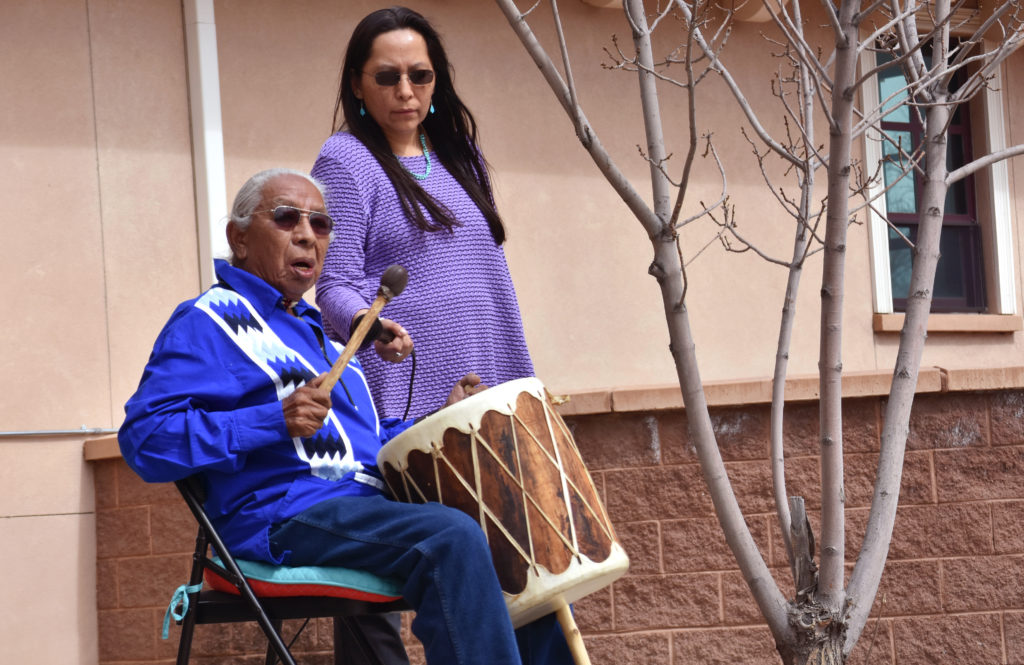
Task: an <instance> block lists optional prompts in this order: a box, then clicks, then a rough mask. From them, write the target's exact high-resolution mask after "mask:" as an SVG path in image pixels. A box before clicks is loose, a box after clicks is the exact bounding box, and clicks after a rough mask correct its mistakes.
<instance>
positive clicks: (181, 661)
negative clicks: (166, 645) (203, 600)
mask: <svg viewBox="0 0 1024 665" xmlns="http://www.w3.org/2000/svg"><path fill="white" fill-rule="evenodd" d="M195 628H196V613H195V612H189V613H188V614H186V615H185V618H184V619H183V620H182V622H181V637H180V638H179V639H178V659H177V660H176V661H175V665H188V659H189V655H190V654H191V653H192V635H193V633H195Z"/></svg>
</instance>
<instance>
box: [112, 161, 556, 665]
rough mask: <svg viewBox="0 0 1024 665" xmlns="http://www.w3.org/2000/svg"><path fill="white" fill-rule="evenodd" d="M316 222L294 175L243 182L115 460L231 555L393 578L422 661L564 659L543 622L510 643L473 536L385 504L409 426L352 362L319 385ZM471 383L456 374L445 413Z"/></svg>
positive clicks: (310, 194)
mask: <svg viewBox="0 0 1024 665" xmlns="http://www.w3.org/2000/svg"><path fill="white" fill-rule="evenodd" d="M325 210H326V207H325V205H324V200H323V193H322V190H321V188H320V186H319V184H318V183H317V182H316V181H315V180H313V179H312V178H310V177H309V176H308V175H306V174H303V173H301V172H298V171H291V170H287V169H272V170H268V171H263V172H261V173H258V174H256V175H254V176H253V177H252V178H250V179H249V180H248V181H247V182H246V183H245V184H244V185H243V186H242V188H241V189H240V190H239V192H238V195H237V196H236V198H235V202H234V206H233V207H232V211H231V218H230V221H229V223H228V228H227V235H228V242H229V244H230V246H231V251H232V255H233V256H232V259H231V261H230V263H228V262H225V261H218V262H217V266H216V271H217V278H218V283H217V284H216V285H215V286H213V287H212V288H211V289H209V290H208V291H206V292H205V293H203V294H202V295H201V296H199V297H198V298H195V299H193V300H189V301H187V302H184V303H182V304H181V305H179V306H178V307H177V309H176V310H175V311H174V313H173V314H172V315H171V318H170V320H169V321H168V322H167V324H166V325H165V326H164V329H163V330H162V331H161V333H160V335H159V337H158V338H157V340H156V343H155V344H154V347H153V353H152V355H151V356H150V359H149V362H148V364H147V366H146V369H145V371H144V373H143V376H142V380H141V382H140V384H139V388H138V390H137V391H136V393H135V395H133V396H132V398H131V399H130V400H129V401H128V403H127V405H126V406H125V412H126V417H125V421H124V424H123V425H122V427H121V430H120V433H119V435H118V439H119V442H120V445H121V451H122V453H123V455H124V459H125V460H126V461H127V462H128V464H129V466H131V467H132V469H134V470H135V471H136V472H137V473H138V474H139V475H140V476H141V477H142V478H143V479H145V480H147V481H149V482H168V481H173V480H177V479H180V478H185V477H187V476H190V475H192V474H194V473H197V472H198V473H201V474H202V475H203V477H204V479H205V484H206V487H207V492H208V494H207V500H206V510H207V511H208V513H209V514H210V515H211V517H212V518H213V520H214V522H215V524H216V526H217V528H218V529H219V530H220V531H221V534H222V535H223V536H224V539H225V541H226V544H227V546H228V548H229V549H230V550H231V551H232V552H233V553H234V554H235V555H236V556H238V557H241V558H246V559H255V560H262V561H268V562H272V563H277V564H287V565H323V566H331V565H335V566H344V567H348V568H357V569H362V570H367V571H369V572H371V573H374V574H376V575H381V576H386V577H393V578H397V579H399V580H401V581H402V582H403V589H402V594H403V596H404V597H405V599H406V600H407V601H408V602H409V603H410V604H411V605H412V606H413V608H414V609H415V610H416V617H415V619H414V620H413V624H412V630H413V633H414V634H415V635H416V636H417V637H418V638H419V639H420V641H421V642H422V643H423V646H424V649H425V653H426V659H427V662H428V663H429V664H430V665H454V664H461V665H477V664H479V663H488V664H489V665H499V664H504V665H512V664H513V663H519V662H524V663H537V664H540V663H547V664H552V665H555V664H558V663H570V662H571V660H572V659H571V655H570V654H569V651H568V648H567V646H566V643H565V640H564V638H563V637H562V635H561V631H560V629H559V628H558V625H557V624H556V623H554V619H553V618H552V617H550V616H549V617H546V618H545V619H542V620H541V621H540V622H537V623H535V624H533V625H531V626H528V627H524V629H520V631H518V634H517V633H514V632H513V630H512V626H511V623H510V622H509V617H508V611H507V609H506V606H505V601H504V598H503V596H502V592H501V588H500V586H499V584H498V580H497V576H496V574H495V572H494V568H493V566H492V563H491V555H490V552H489V550H488V547H487V543H486V541H485V539H484V534H483V531H482V530H481V529H480V527H479V525H478V524H477V523H476V522H474V521H473V520H472V519H471V518H469V517H467V516H466V515H464V514H462V513H461V512H459V511H457V510H454V509H452V508H448V507H446V506H443V505H440V504H437V503H427V504H404V503H398V502H396V501H393V500H391V499H390V498H389V497H388V496H387V489H386V486H385V485H384V483H383V481H382V479H381V474H380V473H379V471H378V470H377V468H376V456H377V451H378V450H379V449H380V447H381V446H382V445H383V444H384V443H385V442H386V441H388V440H389V439H390V438H391V437H393V436H395V435H397V434H398V433H399V432H401V431H403V430H404V429H406V428H407V427H408V426H409V425H411V424H412V423H411V422H401V421H399V420H397V419H379V418H378V417H377V414H376V411H375V409H374V405H373V400H372V399H371V397H370V393H369V388H368V387H367V385H366V382H365V380H364V379H363V375H362V372H361V371H360V368H359V365H358V362H357V361H355V360H353V361H352V362H351V363H350V364H349V365H348V366H347V367H346V368H345V370H344V372H343V374H342V376H341V380H340V381H339V382H338V384H337V385H335V386H334V388H333V390H332V391H331V392H328V391H327V390H324V389H321V388H320V387H319V386H320V384H321V383H322V381H323V379H324V377H325V376H326V372H327V371H328V370H329V369H330V367H331V365H332V363H333V362H334V361H335V360H336V359H337V358H338V356H339V355H340V352H339V349H340V347H338V346H337V345H336V344H335V343H333V342H331V341H330V340H329V339H328V338H327V336H326V335H325V334H324V330H323V327H322V324H321V320H320V314H319V312H318V311H317V310H316V309H314V308H313V307H311V306H310V305H308V304H307V303H306V302H305V301H303V299H302V296H303V294H304V293H305V292H306V291H307V290H309V289H310V288H311V287H312V286H313V284H314V283H315V282H316V279H317V277H318V276H319V274H320V270H321V268H322V266H323V260H324V254H325V252H326V251H327V246H328V244H329V242H330V239H331V236H332V230H333V222H332V220H331V218H330V217H329V216H328V215H327V213H326V212H325ZM341 232H344V230H341ZM399 333H400V335H401V334H403V333H401V331H399ZM395 344H397V345H404V346H406V347H411V340H409V339H408V338H407V337H404V338H400V339H398V340H397V341H396V342H395ZM478 384H479V378H477V377H475V376H474V375H468V376H467V377H464V378H463V379H462V380H461V381H460V382H459V383H458V384H457V385H456V386H455V387H454V388H453V390H452V394H451V396H450V397H449V403H451V402H452V401H455V400H458V399H461V398H462V397H464V396H466V395H467V394H470V393H472V392H474V391H476V390H479V389H482V386H479V385H478ZM441 406H443V405H440V404H439V405H438V407H441ZM517 637H518V638H519V643H518V645H517Z"/></svg>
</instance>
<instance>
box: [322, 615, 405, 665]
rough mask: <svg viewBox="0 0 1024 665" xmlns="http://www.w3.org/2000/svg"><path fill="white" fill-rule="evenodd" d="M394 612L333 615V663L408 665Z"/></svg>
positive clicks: (396, 616) (399, 626)
mask: <svg viewBox="0 0 1024 665" xmlns="http://www.w3.org/2000/svg"><path fill="white" fill-rule="evenodd" d="M408 663H409V656H408V654H406V652H405V645H403V644H402V636H401V617H400V616H399V615H398V614H396V613H389V614H361V615H356V616H343V617H334V665H408Z"/></svg>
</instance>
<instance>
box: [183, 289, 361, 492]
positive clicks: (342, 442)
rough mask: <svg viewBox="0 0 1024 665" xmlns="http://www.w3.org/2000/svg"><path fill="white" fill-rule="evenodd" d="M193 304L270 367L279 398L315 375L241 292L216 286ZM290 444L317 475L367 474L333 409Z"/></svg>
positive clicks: (261, 364) (255, 359) (259, 362)
mask: <svg viewBox="0 0 1024 665" xmlns="http://www.w3.org/2000/svg"><path fill="white" fill-rule="evenodd" d="M195 306H196V307H197V308H199V309H201V310H202V311H204V312H206V313H207V314H208V315H209V316H210V318H212V319H213V320H214V322H216V323H217V325H218V326H219V327H220V328H221V330H223V331H224V332H225V334H227V336H228V337H229V338H230V339H231V340H232V341H233V342H234V343H235V344H236V345H237V346H238V348H239V349H241V350H242V352H243V353H244V354H245V355H246V356H247V357H248V358H249V359H250V360H252V361H253V362H254V363H256V365H257V366H258V367H259V368H260V369H262V370H263V371H264V372H265V373H266V375H267V376H268V377H269V378H270V380H271V381H272V382H273V384H274V388H275V390H276V392H277V399H278V400H283V399H284V398H285V397H287V396H288V395H291V394H292V393H293V392H295V390H296V389H297V388H299V387H300V386H303V385H305V383H306V382H307V381H309V380H310V379H312V378H314V377H316V376H317V374H318V373H317V372H316V370H315V369H314V368H313V366H312V365H311V364H309V362H308V361H307V360H306V359H305V358H303V357H302V354H300V353H297V352H296V351H294V350H293V349H290V348H288V347H287V346H286V345H285V344H284V342H282V341H281V338H280V337H278V336H277V333H275V332H274V331H273V330H272V329H271V328H270V326H268V325H267V322H266V321H264V320H263V318H262V317H261V316H260V315H259V313H257V312H256V310H255V309H254V308H253V306H252V304H251V303H250V302H249V301H248V300H247V299H246V298H244V297H243V296H241V295H240V294H238V293H236V292H234V291H231V290H229V289H225V288H221V287H219V286H217V287H213V288H212V289H210V290H209V291H207V292H206V293H204V294H203V295H202V296H200V297H199V299H198V300H197V301H196V304H195ZM292 444H293V445H294V447H295V453H296V455H298V457H299V459H301V460H302V461H303V462H306V463H307V464H309V468H310V471H311V473H312V474H313V475H314V476H316V477H317V478H323V479H324V480H339V479H341V478H342V477H343V476H345V475H346V474H348V473H351V472H353V471H355V472H356V477H357V479H360V477H363V476H364V475H365V474H363V473H360V472H361V471H363V468H364V467H363V465H362V463H360V462H357V461H355V460H354V459H353V454H352V444H351V442H350V441H349V438H348V435H347V434H346V433H345V430H344V428H343V427H342V426H341V422H340V421H339V420H338V416H337V415H336V414H335V413H334V410H333V409H330V410H328V412H327V419H326V420H325V421H324V426H323V427H321V428H320V430H319V431H318V432H317V433H316V434H314V435H313V436H311V437H308V438H305V439H303V438H300V437H294V438H293V439H292ZM373 480H376V479H373ZM363 482H365V481H363ZM373 484H376V483H373Z"/></svg>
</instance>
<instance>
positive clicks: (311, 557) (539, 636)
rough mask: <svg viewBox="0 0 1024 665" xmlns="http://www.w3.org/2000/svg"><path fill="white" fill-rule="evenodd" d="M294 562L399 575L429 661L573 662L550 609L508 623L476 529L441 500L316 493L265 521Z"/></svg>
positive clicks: (438, 664) (279, 551)
mask: <svg viewBox="0 0 1024 665" xmlns="http://www.w3.org/2000/svg"><path fill="white" fill-rule="evenodd" d="M270 546H271V550H272V552H273V553H274V554H275V555H282V556H284V563H285V564H287V565H292V566H300V565H322V566H331V565H334V566H344V567H346V568H356V569H360V570H366V571H369V572H371V573H373V574H375V575H380V576H384V577H394V578H397V579H399V580H402V581H403V587H402V596H403V597H404V598H405V599H406V601H408V602H409V604H410V605H412V607H413V609H415V610H416V616H415V618H414V619H413V622H412V631H413V633H414V634H415V635H416V637H417V638H419V640H420V642H422V643H423V647H424V650H425V654H426V658H427V663H429V664H430V665H478V664H479V663H487V664H488V665H519V663H523V665H571V663H572V662H573V660H572V655H571V654H570V652H569V647H568V645H567V644H566V642H565V637H564V636H563V635H562V631H561V628H560V627H559V625H558V622H557V621H556V620H555V617H554V615H548V616H546V617H544V618H542V619H540V620H538V621H535V622H533V623H531V624H528V625H527V626H523V627H522V628H520V629H519V630H517V631H515V632H513V630H512V624H511V623H510V622H509V618H508V609H507V608H506V606H505V599H504V597H503V596H502V592H501V587H500V585H499V584H498V578H497V575H496V574H495V572H494V567H493V565H492V563H491V553H490V550H489V549H488V547H487V541H486V540H485V539H484V533H483V530H482V529H481V528H480V525H479V524H477V523H476V522H474V521H473V519H472V518H470V517H469V516H467V515H465V514H463V513H462V512H460V511H458V510H455V509H454V508H449V507H447V506H443V505H441V504H438V503H426V504H409V503H398V502H396V501H392V500H390V499H387V498H385V497H383V496H374V497H359V496H343V497H338V498H336V499H330V500H328V501H323V502H321V503H318V504H317V505H315V506H313V507H312V508H309V509H308V510H305V511H303V512H302V513H299V514H298V515H296V516H295V517H293V518H291V519H290V520H288V521H286V522H284V523H283V524H281V525H279V526H277V527H276V528H274V529H272V530H271V534H270Z"/></svg>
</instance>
